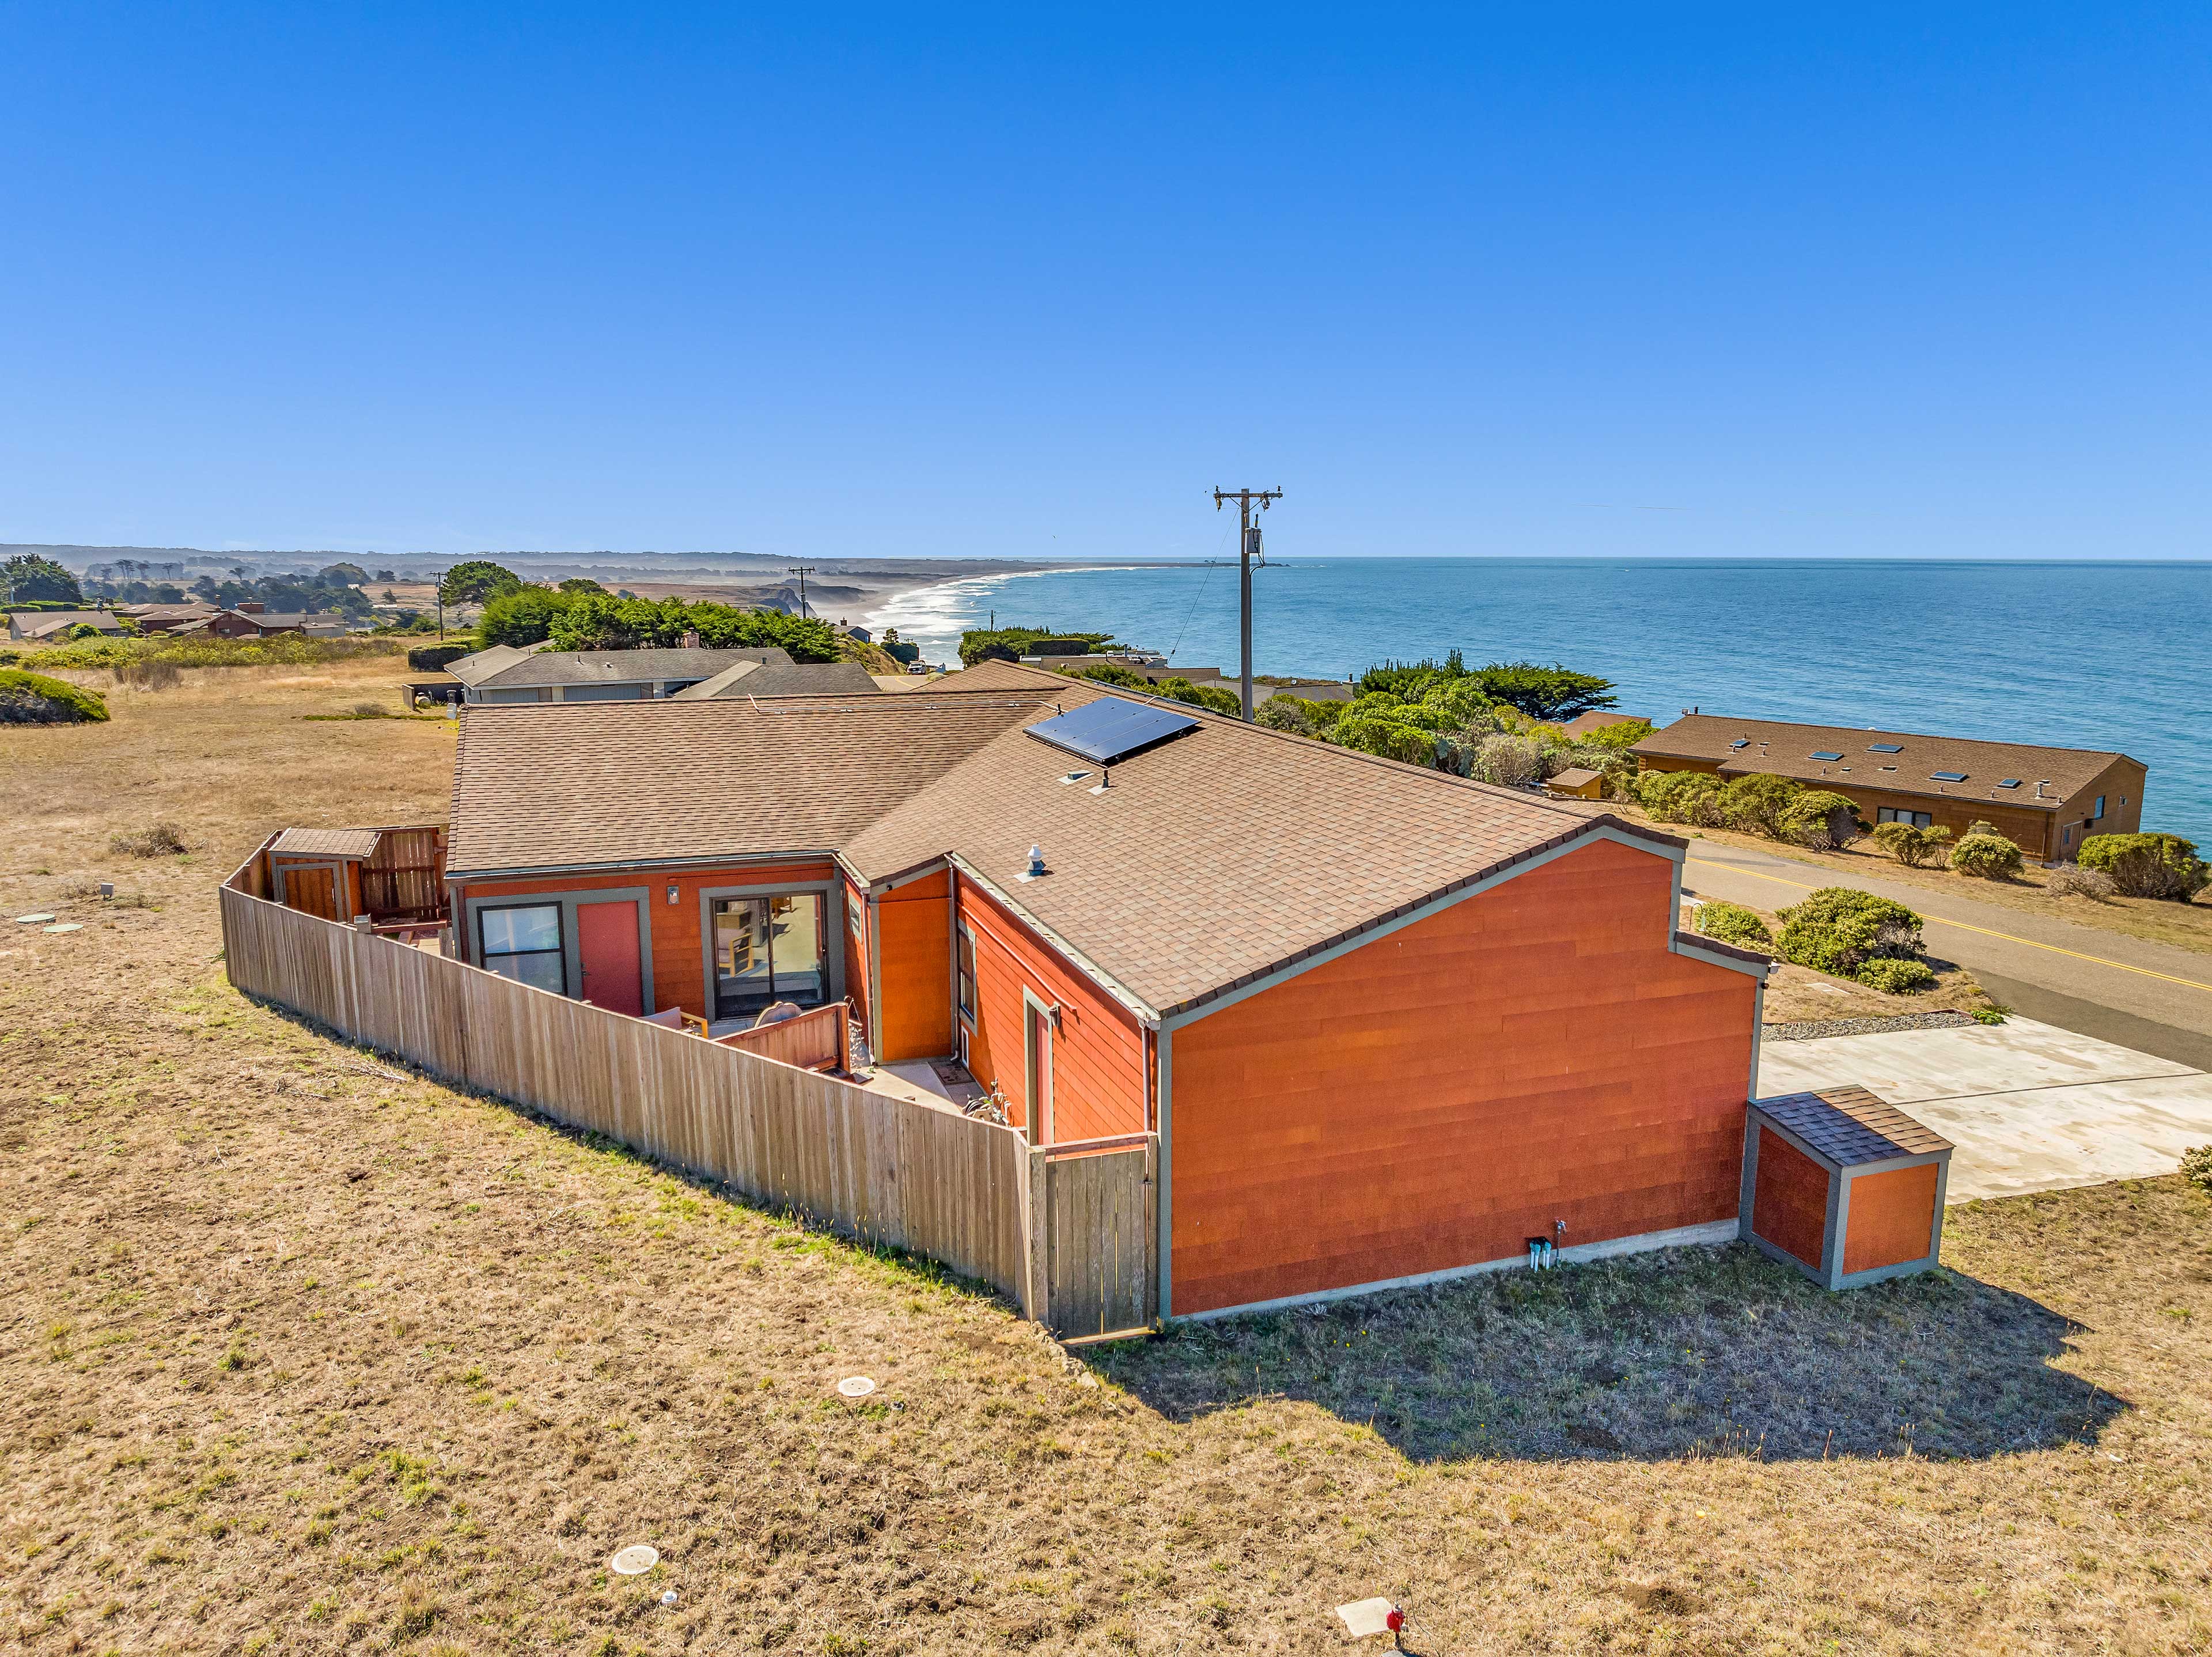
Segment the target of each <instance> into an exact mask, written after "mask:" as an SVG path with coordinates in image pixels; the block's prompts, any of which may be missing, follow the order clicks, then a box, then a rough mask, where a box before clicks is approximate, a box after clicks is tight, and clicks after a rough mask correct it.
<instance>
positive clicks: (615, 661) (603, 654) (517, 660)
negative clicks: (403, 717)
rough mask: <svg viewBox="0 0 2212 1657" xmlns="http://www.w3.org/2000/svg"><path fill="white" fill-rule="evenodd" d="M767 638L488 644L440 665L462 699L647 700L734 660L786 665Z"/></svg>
mask: <svg viewBox="0 0 2212 1657" xmlns="http://www.w3.org/2000/svg"><path fill="white" fill-rule="evenodd" d="M795 665H796V664H795V663H793V661H792V659H791V657H790V656H789V655H787V653H786V652H784V651H783V650H781V649H777V648H775V646H773V645H770V646H767V647H764V648H762V649H744V650H699V649H675V650H548V649H544V648H542V647H533V648H532V649H520V648H519V647H517V646H514V645H511V644H495V645H494V646H493V647H492V648H491V649H489V650H479V651H477V654H476V655H472V656H463V657H461V658H460V659H459V661H449V662H447V664H446V671H447V673H450V674H452V675H453V678H454V679H458V680H459V681H460V684H461V687H462V688H461V697H462V699H463V700H464V701H465V702H469V703H471V704H476V703H502V702H525V703H533V702H651V701H654V700H656V699H658V698H665V697H671V696H674V695H675V694H676V693H677V692H678V691H688V690H690V688H691V687H692V686H693V685H698V684H701V683H702V682H704V681H706V680H708V679H714V677H715V676H716V675H718V674H720V673H726V672H728V671H729V670H730V669H732V668H733V667H775V668H789V667H794V666H795Z"/></svg>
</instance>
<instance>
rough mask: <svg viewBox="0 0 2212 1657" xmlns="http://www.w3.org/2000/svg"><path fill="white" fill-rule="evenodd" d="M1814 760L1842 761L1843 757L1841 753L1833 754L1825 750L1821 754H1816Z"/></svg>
mask: <svg viewBox="0 0 2212 1657" xmlns="http://www.w3.org/2000/svg"><path fill="white" fill-rule="evenodd" d="M1813 758H1815V759H1841V758H1843V755H1841V754H1839V753H1831V752H1828V750H1827V749H1826V748H1823V749H1821V750H1820V752H1818V753H1816V754H1814V756H1813Z"/></svg>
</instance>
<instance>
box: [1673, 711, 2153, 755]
mask: <svg viewBox="0 0 2212 1657" xmlns="http://www.w3.org/2000/svg"><path fill="white" fill-rule="evenodd" d="M1692 719H1711V720H1715V721H1717V722H1719V723H1721V724H1723V725H1729V724H1737V725H1790V726H1794V727H1796V728H1797V729H1799V730H1801V731H1849V732H1851V733H1852V734H1856V735H1859V736H1906V737H1911V739H1912V740H1914V741H1916V742H1974V743H1978V744H1980V745H1981V746H1984V747H1985V748H2044V749H2047V750H2049V751H2050V752H2052V753H2085V754H2094V755H2097V756H2098V757H2100V758H2106V759H2127V758H2132V757H2133V756H2131V755H2130V754H2128V753H2126V752H2123V751H2122V750H2120V749H2118V748H2076V747H2071V746H2068V745H2067V744H2065V743H2063V742H2012V741H2007V740H2005V739H2004V738H2002V737H1996V736H1952V735H1946V734H1943V733H1942V732H1938V731H1899V730H1893V729H1891V728H1888V727H1887V726H1883V725H1832V724H1828V723H1826V722H1822V721H1819V720H1811V719H1770V718H1765V717H1763V716H1761V717H1753V716H1748V715H1743V714H1708V713H1694V714H1684V715H1683V716H1681V718H1680V719H1678V720H1676V721H1675V722H1674V724H1673V725H1659V726H1654V727H1653V728H1652V731H1651V734H1650V736H1647V737H1645V738H1644V741H1643V742H1638V744H1637V745H1636V746H1638V747H1639V748H1640V747H1642V746H1644V742H1652V741H1656V740H1659V739H1660V738H1662V737H1664V736H1665V735H1666V734H1667V733H1668V732H1669V731H1671V730H1673V729H1674V728H1675V727H1676V726H1679V725H1681V724H1683V723H1684V722H1686V721H1689V720H1692ZM1689 757H1690V758H1696V757H1697V756H1695V755H1692V756H1689Z"/></svg>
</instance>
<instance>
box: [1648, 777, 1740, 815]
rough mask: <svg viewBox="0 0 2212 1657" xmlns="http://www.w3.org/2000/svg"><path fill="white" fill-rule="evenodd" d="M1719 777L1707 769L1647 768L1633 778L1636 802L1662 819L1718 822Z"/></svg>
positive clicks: (1720, 793) (1719, 805)
mask: <svg viewBox="0 0 2212 1657" xmlns="http://www.w3.org/2000/svg"><path fill="white" fill-rule="evenodd" d="M1721 795H1722V783H1721V779H1720V778H1719V777H1715V776H1714V775H1713V774H1712V773H1711V772H1710V771H1646V772H1644V774H1643V775H1642V776H1640V777H1638V778H1637V780H1636V799H1637V803H1638V804H1639V805H1641V806H1642V807H1644V810H1646V811H1648V812H1650V813H1651V814H1652V815H1653V816H1654V817H1656V818H1657V819H1659V820H1660V821H1661V822H1662V823H1694V824H1695V825H1697V826H1699V828H1717V827H1719V826H1720V824H1721Z"/></svg>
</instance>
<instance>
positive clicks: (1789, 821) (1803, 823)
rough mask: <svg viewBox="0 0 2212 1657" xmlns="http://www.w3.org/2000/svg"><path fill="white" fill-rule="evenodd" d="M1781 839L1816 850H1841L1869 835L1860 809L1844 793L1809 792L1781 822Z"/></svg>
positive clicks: (1792, 804)
mask: <svg viewBox="0 0 2212 1657" xmlns="http://www.w3.org/2000/svg"><path fill="white" fill-rule="evenodd" d="M1777 826H1778V828H1779V830H1780V831H1781V838H1784V839H1785V840H1791V841H1795V842H1796V844H1799V845H1801V846H1804V847H1807V848H1808V849H1810V850H1814V851H1841V850H1843V849H1844V847H1845V846H1847V845H1849V844H1850V843H1851V842H1852V841H1854V840H1856V839H1857V838H1859V836H1860V835H1862V834H1863V833H1865V832H1866V824H1865V823H1864V821H1863V820H1862V819H1861V818H1860V816H1859V808H1858V807H1857V806H1855V805H1853V804H1852V803H1851V802H1850V801H1848V800H1846V799H1844V796H1843V795H1840V794H1831V793H1829V792H1828V790H1827V789H1804V790H1803V791H1802V792H1801V793H1800V794H1799V795H1797V797H1796V799H1795V800H1792V801H1790V803H1789V804H1788V805H1787V806H1786V807H1784V808H1783V811H1782V814H1781V816H1780V817H1779V818H1778V819H1777Z"/></svg>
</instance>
